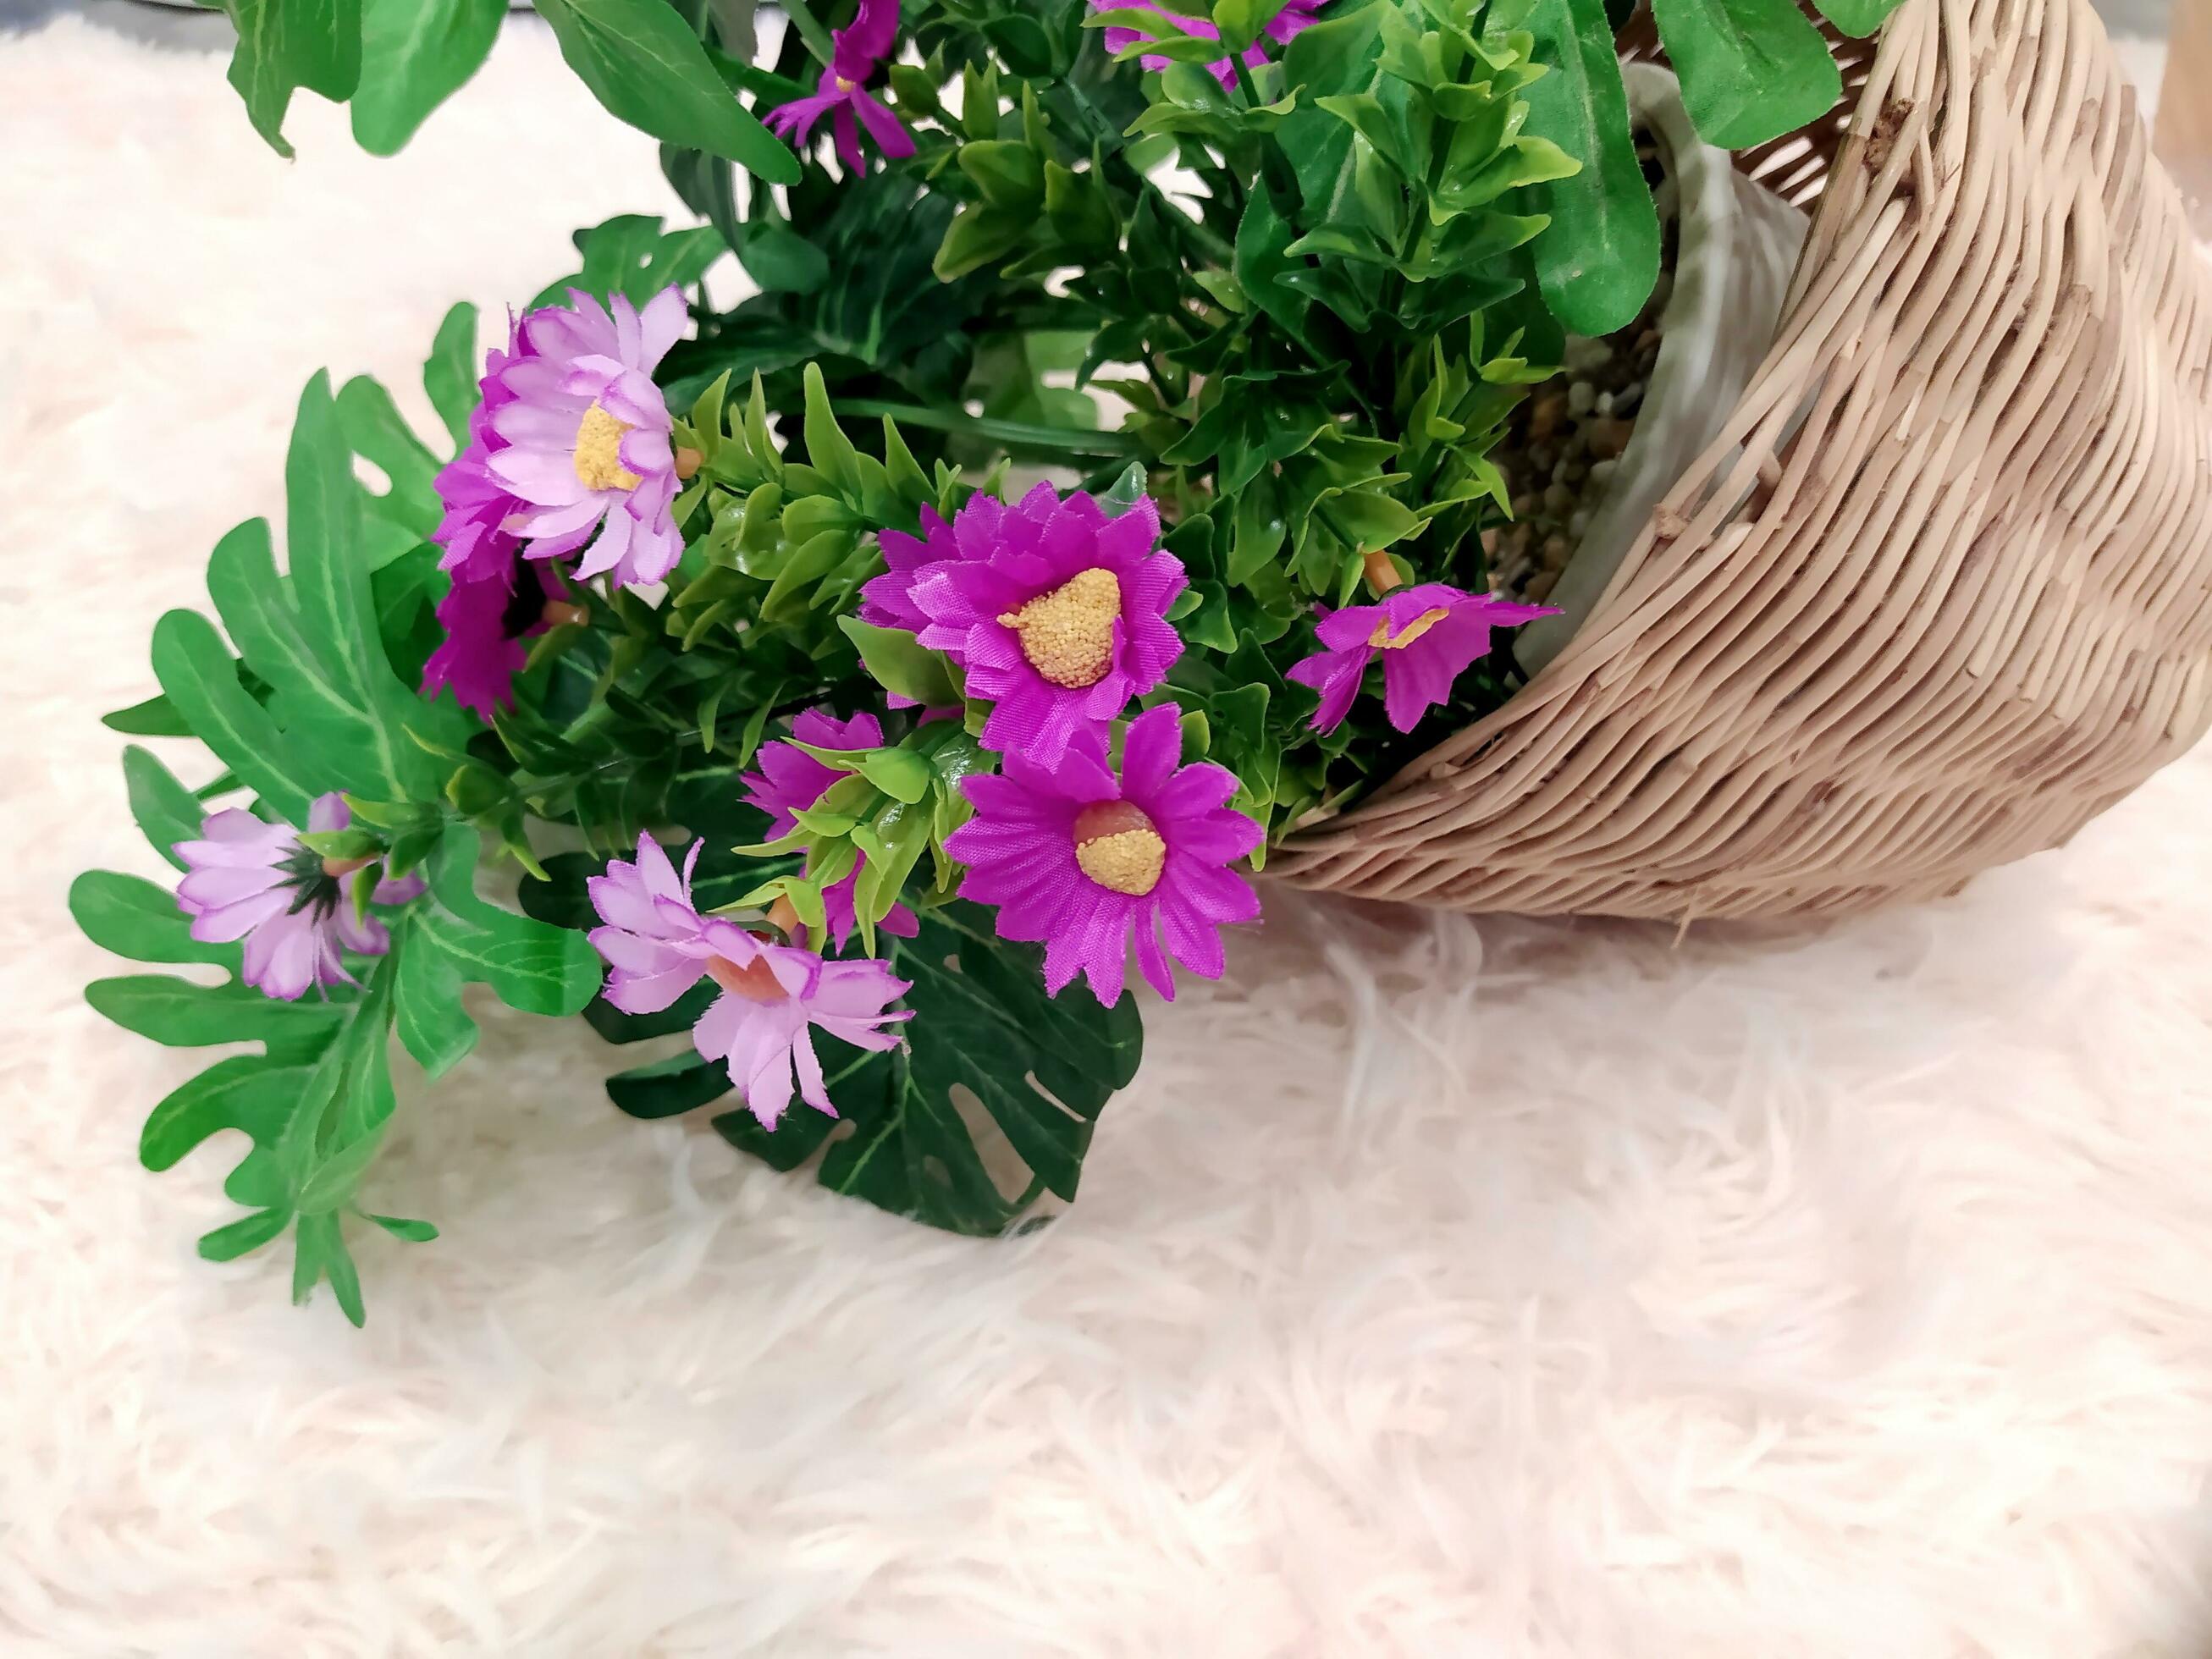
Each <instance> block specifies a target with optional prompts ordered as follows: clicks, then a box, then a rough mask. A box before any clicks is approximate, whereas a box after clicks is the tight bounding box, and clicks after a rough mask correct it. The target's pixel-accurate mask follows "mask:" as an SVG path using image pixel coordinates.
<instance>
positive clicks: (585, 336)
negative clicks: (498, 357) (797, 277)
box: [456, 285, 689, 587]
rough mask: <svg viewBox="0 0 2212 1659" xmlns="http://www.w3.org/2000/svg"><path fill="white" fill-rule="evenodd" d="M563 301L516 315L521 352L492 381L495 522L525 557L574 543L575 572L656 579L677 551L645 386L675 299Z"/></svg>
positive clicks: (653, 400)
mask: <svg viewBox="0 0 2212 1659" xmlns="http://www.w3.org/2000/svg"><path fill="white" fill-rule="evenodd" d="M568 297H569V299H570V300H571V301H574V303H573V304H571V305H568V306H546V307H543V308H541V309H539V310H537V311H533V312H532V313H530V314H529V315H528V316H526V317H525V318H524V319H522V323H521V325H520V345H521V347H522V349H521V350H520V352H519V353H518V354H516V355H514V356H510V357H509V358H508V359H507V362H506V363H505V365H504V366H503V367H501V368H500V370H499V371H498V373H497V374H496V375H495V376H494V377H493V378H495V380H497V382H498V399H499V400H498V402H497V404H496V406H495V407H494V408H493V409H492V410H491V412H490V414H489V416H488V423H489V429H490V432H491V434H492V435H495V436H496V437H497V438H499V439H500V440H501V442H502V444H503V446H504V447H501V448H499V449H495V450H492V451H490V452H489V453H488V454H487V455H486V456H485V457H484V460H483V469H484V471H485V473H486V474H487V476H488V477H489V479H490V480H491V482H492V483H495V484H496V485H498V486H499V487H500V488H501V489H505V490H507V491H508V492H510V493H511V494H512V495H513V496H514V498H515V500H516V501H517V502H518V503H519V505H518V506H517V507H516V509H515V510H514V511H513V513H510V514H509V515H508V516H507V518H506V519H505V520H502V521H501V527H502V528H503V529H504V530H505V531H507V532H509V533H511V534H513V535H515V536H518V537H520V538H523V539H525V540H526V541H528V543H529V544H530V545H529V546H528V548H527V549H526V555H527V556H529V557H531V558H533V559H557V558H563V557H566V556H568V555H569V554H571V553H574V552H576V551H578V550H582V552H583V559H582V562H580V564H579V565H578V566H577V567H576V574H577V575H578V576H580V577H584V578H589V577H592V576H597V575H599V574H603V573H611V574H612V577H613V580H614V581H615V583H616V585H617V586H623V587H629V586H638V585H640V584H643V583H647V582H657V581H659V580H662V579H663V578H665V576H666V575H667V574H668V573H669V572H670V571H671V570H673V569H674V568H676V562H677V560H678V559H679V558H681V557H682V556H684V539H683V538H682V537H681V536H679V535H678V533H677V530H676V520H675V517H674V515H673V514H672V513H671V511H670V509H671V507H672V505H673V504H674V502H675V500H676V489H677V477H676V452H675V450H674V448H673V447H672V446H671V442H670V435H671V432H672V431H673V430H674V425H675V423H674V422H673V421H672V420H671V417H670V416H669V413H668V403H667V400H666V399H665V398H663V397H662V396H661V394H660V388H659V386H655V385H654V384H653V370H654V369H655V368H659V364H660V360H661V359H662V358H663V357H665V356H667V355H668V349H669V348H670V347H671V346H672V345H674V344H675V343H676V341H677V338H678V336H680V335H681V334H682V333H683V332H684V323H685V321H686V319H687V317H688V314H689V313H687V311H686V309H685V307H684V295H683V292H682V290H680V289H678V288H676V287H674V286H673V285H671V286H670V287H667V288H665V289H662V290H661V291H660V292H659V293H658V294H656V295H653V298H652V300H651V301H648V302H647V305H646V307H645V308H644V309H643V310H642V311H640V310H639V309H638V308H637V307H635V306H633V305H631V304H630V302H629V300H628V299H627V298H625V297H624V296H623V295H619V294H617V295H614V296H612V298H611V299H610V300H609V301H608V303H607V304H606V305H605V306H602V305H600V303H599V301H597V300H595V299H593V298H592V296H591V295H588V294H585V293H583V292H581V291H580V290H578V289H569V290H568ZM491 396H492V393H491V392H490V389H489V388H487V392H486V398H487V402H489V401H490V398H491ZM456 465H459V463H456Z"/></svg>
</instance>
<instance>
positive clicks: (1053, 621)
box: [999, 566, 1121, 691]
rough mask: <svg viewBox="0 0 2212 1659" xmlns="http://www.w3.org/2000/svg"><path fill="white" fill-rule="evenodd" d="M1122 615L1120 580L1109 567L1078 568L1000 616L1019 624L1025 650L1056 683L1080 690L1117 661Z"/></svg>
mask: <svg viewBox="0 0 2212 1659" xmlns="http://www.w3.org/2000/svg"><path fill="white" fill-rule="evenodd" d="M1119 620H1121V582H1120V581H1119V580H1116V579H1115V574H1114V573H1113V572H1112V571H1110V570H1101V569H1099V568H1097V567H1095V566H1094V567H1093V568H1091V569H1089V570H1079V571H1078V572H1076V574H1074V575H1073V576H1072V577H1070V578H1069V579H1068V580H1066V581H1064V582H1062V583H1061V584H1060V586H1058V587H1055V588H1054V589H1053V590H1052V592H1049V593H1040V594H1038V595H1037V596H1036V598H1035V599H1031V600H1030V602H1029V603H1028V604H1027V605H1024V606H1023V607H1022V608H1021V609H1020V610H1018V611H1008V612H1007V613H1006V615H1005V616H1003V617H1000V618H999V623H1000V626H1001V627H1004V628H1011V629H1013V630H1014V635H1015V637H1016V638H1018V639H1019V640H1020V641H1021V642H1022V655H1024V657H1027V658H1028V659H1030V666H1031V667H1033V668H1035V669H1036V671H1037V672H1038V673H1040V674H1042V675H1043V676H1044V677H1045V678H1047V679H1048V680H1050V681H1051V682H1052V683H1053V684H1054V685H1064V686H1066V687H1067V689H1068V690H1071V691H1079V690H1082V689H1083V688H1084V687H1085V686H1086V685H1096V684H1098V682H1099V681H1101V680H1103V679H1104V678H1106V671H1107V670H1108V669H1109V668H1110V667H1112V666H1113V665H1114V624H1115V623H1116V622H1118V621H1119Z"/></svg>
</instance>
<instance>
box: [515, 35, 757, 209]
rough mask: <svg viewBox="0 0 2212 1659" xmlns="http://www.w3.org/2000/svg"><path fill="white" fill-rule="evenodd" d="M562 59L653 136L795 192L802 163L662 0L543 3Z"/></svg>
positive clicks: (613, 109) (615, 110)
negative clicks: (742, 99) (723, 76)
mask: <svg viewBox="0 0 2212 1659" xmlns="http://www.w3.org/2000/svg"><path fill="white" fill-rule="evenodd" d="M538 15H539V16H541V17H543V18H544V20H545V21H547V22H548V23H550V24H551V25H552V27H553V33H554V36H555V38H556V40H559V41H560V43H561V56H562V58H565V59H566V60H567V61H568V67H569V68H570V69H572V70H575V72H576V74H577V76H578V77H579V78H580V80H581V81H582V82H584V84H585V85H586V86H587V87H589V88H591V89H592V95H593V96H594V97H596V98H597V99H598V100H599V102H600V103H601V104H603V105H605V106H606V108H607V110H608V112H610V113H611V114H613V115H614V116H616V117H617V118H619V119H621V120H623V121H627V122H628V123H629V125H632V126H634V127H637V128H640V129H641V130H642V131H646V132H649V133H651V134H652V135H653V137H656V138H659V139H662V140H665V142H667V143H671V144H678V145H681V146H683V147H684V148H685V149H702V150H705V151H707V152H708V154H709V155H720V156H723V157H726V159H728V160H730V161H735V162H736V163H737V164H738V166H739V167H744V169H745V170H746V171H747V172H749V173H752V174H753V175H754V176H755V177H756V178H759V179H765V180H767V181H768V182H769V183H770V184H775V185H795V184H797V183H798V182H799V158H798V156H797V155H794V154H793V151H792V150H791V149H790V148H789V146H787V145H786V144H785V143H782V142H781V140H779V139H778V138H777V137H775V135H774V134H773V133H771V132H769V130H768V129H767V128H766V127H763V125H761V124H760V123H759V122H758V121H757V120H756V119H754V118H753V117H752V115H751V113H750V112H748V111H747V110H746V109H745V108H744V106H743V105H741V104H739V103H738V100H737V95H736V94H734V93H732V91H731V90H730V88H728V87H727V86H726V85H725V84H724V83H723V81H722V79H721V77H720V76H719V75H717V74H716V73H715V72H714V65H713V64H710V63H709V62H708V58H707V53H706V50H705V48H703V47H702V46H701V45H700V44H699V37H698V36H697V35H696V34H695V33H693V32H692V30H691V28H690V26H689V25H688V24H686V23H685V22H684V21H683V19H682V18H681V17H680V16H679V15H678V14H677V13H676V12H675V11H674V10H673V9H671V8H670V7H669V6H668V5H667V4H666V3H665V0H542V3H541V4H540V5H539V6H538Z"/></svg>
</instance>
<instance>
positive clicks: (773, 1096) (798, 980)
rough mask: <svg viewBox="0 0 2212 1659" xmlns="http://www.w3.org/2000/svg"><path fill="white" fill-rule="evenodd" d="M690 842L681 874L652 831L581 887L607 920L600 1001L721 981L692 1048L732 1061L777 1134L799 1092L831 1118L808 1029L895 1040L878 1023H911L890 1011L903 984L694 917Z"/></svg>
mask: <svg viewBox="0 0 2212 1659" xmlns="http://www.w3.org/2000/svg"><path fill="white" fill-rule="evenodd" d="M704 844H705V843H704V842H693V843H692V846H691V850H690V853H689V854H686V855H685V857H684V870H683V873H682V874H681V875H679V874H678V873H677V871H676V868H675V866H673V865H672V864H671V863H670V862H669V859H668V854H666V853H665V852H664V851H662V850H661V848H660V845H659V843H658V842H655V841H654V840H653V838H652V837H651V836H639V837H638V842H637V861H636V862H635V863H634V864H630V863H624V862H623V860H620V859H616V860H611V861H610V862H609V863H608V865H607V872H606V874H605V875H604V876H595V877H593V878H592V879H591V880H590V881H589V882H588V883H586V886H587V887H588V889H589V890H590V892H591V896H592V907H593V908H595V909H597V910H598V912H599V918H600V920H601V921H604V922H605V924H606V925H605V927H599V928H596V929H594V930H593V932H592V936H591V937H592V946H593V948H595V949H596V950H597V951H599V954H600V955H601V956H602V957H605V959H606V962H607V966H608V972H607V984H606V999H607V1000H608V1001H609V1002H611V1003H612V1004H613V1005H614V1006H616V1007H617V1008H619V1009H621V1010H622V1011H623V1012H625V1013H631V1014H649V1013H658V1012H660V1011H661V1010H662V1009H664V1008H666V1007H669V1006H671V1005H672V1004H673V1003H675V1001H676V1000H678V998H679V997H681V996H682V995H683V994H684V993H685V992H686V991H688V990H690V988H691V987H693V986H694V985H696V984H697V983H698V982H699V981H700V980H701V979H702V978H708V979H712V980H713V981H714V983H715V984H717V985H719V986H720V987H721V989H722V994H721V995H720V996H719V997H717V998H716V999H715V1000H714V1003H713V1005H712V1006H710V1007H708V1010H707V1012H705V1013H704V1014H702V1015H701V1016H700V1017H699V1021H698V1024H696V1026H694V1027H693V1029H692V1032H691V1042H692V1046H693V1047H694V1048H697V1049H698V1051H699V1053H700V1054H702V1056H704V1057H705V1058H706V1059H708V1060H720V1061H722V1062H723V1063H724V1064H725V1065H726V1066H728V1068H729V1073H730V1081H731V1082H732V1084H733V1085H736V1087H737V1090H738V1093H739V1094H740V1095H742V1096H743V1097H744V1103H745V1106H746V1108H747V1109H749V1110H750V1112H751V1113H752V1115H754V1116H755V1117H757V1118H758V1119H759V1120H760V1121H761V1122H762V1124H763V1125H764V1126H765V1127H768V1128H771V1129H773V1128H774V1127H775V1126H776V1123H777V1121H778V1120H779V1119H781V1117H782V1115H783V1113H784V1110H785V1109H786V1108H787V1107H788V1106H789V1105H790V1104H791V1097H792V1093H793V1081H794V1074H795V1078H796V1084H797V1092H798V1095H799V1098H800V1099H801V1100H804V1101H805V1103H807V1104H808V1105H809V1106H811V1107H812V1108H814V1109H815V1110H817V1112H823V1113H826V1114H828V1115H829V1116H831V1117H835V1116H836V1115H837V1109H836V1106H835V1105H833V1104H832V1103H831V1102H830V1099H829V1089H828V1087H827V1085H825V1083H824V1082H823V1076H822V1062H821V1060H820V1059H819V1058H818V1057H817V1054H815V1051H814V1037H813V1033H814V1031H815V1030H816V1029H817V1028H818V1029H820V1030H823V1031H826V1032H828V1033H829V1035H830V1036H834V1037H836V1038H838V1039H840V1040H841V1041H843V1042H849V1043H851V1044H852V1045H853V1046H854V1047H855V1048H868V1049H874V1050H878V1051H880V1050H883V1049H886V1048H896V1047H897V1046H898V1041H899V1039H898V1035H897V1033H896V1031H887V1030H884V1029H882V1028H883V1027H884V1026H885V1025H890V1024H896V1023H897V1022H898V1021H901V1020H905V1019H909V1018H913V1014H912V1011H911V1010H907V1009H898V1010H892V1009H890V1008H889V1007H888V1006H887V1005H888V1004H890V1003H891V1002H893V1001H895V1000H897V998H898V997H899V996H900V995H901V994H902V993H903V992H904V991H905V990H906V989H907V988H908V981H905V980H902V979H900V978H898V977H896V975H893V974H892V972H891V971H890V966H889V965H888V964H887V963H882V962H878V961H875V960H872V959H864V960H860V961H848V962H830V961H828V960H825V959H824V958H823V957H820V956H818V955H817V954H816V953H815V952H814V951H805V950H800V949H799V948H797V947H795V946H793V945H775V944H772V943H770V942H769V941H768V940H766V939H757V938H755V937H754V936H753V935H752V934H750V933H747V932H746V931H745V930H744V928H743V927H739V926H738V924H737V923H736V922H734V921H729V920H728V919H727V918H726V917H722V916H702V915H700V914H699V912H698V910H697V908H696V906H695V905H694V904H693V902H692V899H691V872H692V870H693V868H694V866H696V864H697V863H698V860H699V848H701V847H702V846H703V845H704Z"/></svg>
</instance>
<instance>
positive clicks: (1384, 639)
mask: <svg viewBox="0 0 2212 1659" xmlns="http://www.w3.org/2000/svg"><path fill="white" fill-rule="evenodd" d="M1450 615H1451V612H1450V611H1447V610H1445V609H1444V608H1443V606H1442V605H1438V606H1437V607H1436V609H1434V610H1433V611H1423V612H1421V614H1420V615H1419V616H1418V617H1414V618H1413V621H1411V622H1409V623H1407V624H1406V625H1405V626H1404V627H1403V628H1401V629H1399V630H1398V631H1397V632H1396V633H1395V634H1393V633H1392V632H1391V631H1390V622H1389V618H1388V617H1385V618H1383V621H1381V622H1379V623H1376V624H1375V631H1374V632H1373V633H1372V634H1370V635H1368V636H1367V643H1368V644H1370V645H1372V646H1376V647H1379V648H1381V649H1383V650H1384V651H1398V650H1402V649H1404V648H1405V647H1407V646H1409V645H1411V644H1412V643H1413V641H1415V640H1418V639H1419V638H1420V637H1421V635H1424V634H1425V633H1427V632H1428V631H1429V630H1430V629H1431V628H1434V627H1435V626H1436V625H1437V623H1440V622H1442V621H1443V619H1444V618H1445V617H1449V616H1450Z"/></svg>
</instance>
